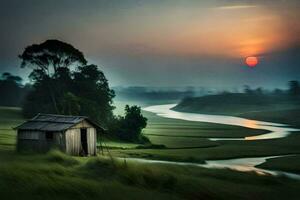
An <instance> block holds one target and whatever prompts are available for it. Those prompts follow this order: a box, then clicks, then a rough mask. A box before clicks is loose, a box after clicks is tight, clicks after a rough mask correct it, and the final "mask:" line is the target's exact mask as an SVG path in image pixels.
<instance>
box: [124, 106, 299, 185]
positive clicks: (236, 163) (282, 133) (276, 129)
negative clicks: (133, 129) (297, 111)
mask: <svg viewBox="0 0 300 200" xmlns="http://www.w3.org/2000/svg"><path fill="white" fill-rule="evenodd" d="M175 105H176V104H166V105H154V106H149V107H146V108H143V110H145V111H148V112H152V113H155V114H156V115H158V116H160V117H166V118H171V119H181V120H187V121H196V122H209V123H217V124H226V125H234V126H241V127H246V128H253V129H263V130H267V131H269V132H268V133H265V134H261V135H256V136H249V137H244V138H208V139H209V140H213V141H217V140H263V139H275V138H283V137H287V136H288V135H289V134H290V133H291V132H293V131H299V129H295V128H290V127H289V126H288V125H286V124H279V123H271V122H264V121H257V120H250V119H245V118H241V117H233V116H225V115H208V114H197V113H186V112H177V111H174V110H171V108H172V107H174V106H175ZM283 156H285V155H280V156H278V155H276V156H268V157H253V158H238V159H226V160H206V164H195V163H194V164H193V163H180V162H169V161H158V160H146V159H134V158H133V159H130V160H134V161H140V162H151V163H167V164H177V165H194V166H200V167H206V168H229V169H233V170H237V171H254V172H256V173H258V174H270V175H285V176H287V177H290V178H293V179H298V180H300V175H298V174H293V173H288V172H283V171H276V170H265V169H261V168H258V167H256V166H257V165H260V164H262V163H264V162H266V160H267V159H270V158H275V157H283Z"/></svg>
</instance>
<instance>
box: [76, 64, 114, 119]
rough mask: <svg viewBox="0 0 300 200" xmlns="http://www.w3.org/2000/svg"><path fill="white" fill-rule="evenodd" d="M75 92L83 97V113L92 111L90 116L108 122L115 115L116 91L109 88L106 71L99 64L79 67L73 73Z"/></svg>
mask: <svg viewBox="0 0 300 200" xmlns="http://www.w3.org/2000/svg"><path fill="white" fill-rule="evenodd" d="M73 77H74V80H73V82H74V85H73V89H72V91H73V93H74V94H75V95H76V96H78V97H80V98H81V110H82V113H90V117H92V118H93V119H95V120H96V121H98V122H102V123H104V124H107V123H108V121H109V120H110V119H112V117H113V113H112V110H113V109H114V107H113V106H112V103H113V98H114V97H115V93H114V91H113V90H111V89H110V88H109V85H108V81H107V79H106V77H105V76H104V73H103V72H102V71H100V70H99V69H98V67H97V65H86V66H83V67H79V68H78V71H75V72H74V73H73Z"/></svg>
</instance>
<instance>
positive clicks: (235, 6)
mask: <svg viewBox="0 0 300 200" xmlns="http://www.w3.org/2000/svg"><path fill="white" fill-rule="evenodd" d="M257 7H259V6H258V5H229V6H218V7H215V9H217V10H240V9H250V8H257Z"/></svg>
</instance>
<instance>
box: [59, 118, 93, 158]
mask: <svg viewBox="0 0 300 200" xmlns="http://www.w3.org/2000/svg"><path fill="white" fill-rule="evenodd" d="M82 128H86V129H87V149H88V155H96V150H97V148H96V129H95V128H94V127H93V126H92V125H91V124H90V123H88V122H87V121H86V120H83V121H82V122H80V123H78V124H76V125H75V126H73V127H72V128H70V129H68V130H67V131H66V132H65V141H66V153H68V154H70V155H80V153H81V152H82V145H81V129H82Z"/></svg>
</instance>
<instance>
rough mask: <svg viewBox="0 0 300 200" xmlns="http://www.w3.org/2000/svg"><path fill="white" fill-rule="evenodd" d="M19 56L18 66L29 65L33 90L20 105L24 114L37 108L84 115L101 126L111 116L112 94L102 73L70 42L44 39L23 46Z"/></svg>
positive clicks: (26, 114)
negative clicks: (20, 62) (41, 41)
mask: <svg viewBox="0 0 300 200" xmlns="http://www.w3.org/2000/svg"><path fill="white" fill-rule="evenodd" d="M20 57H21V59H22V64H21V67H25V66H28V67H31V68H33V70H32V72H31V74H30V79H31V81H32V82H33V90H32V92H31V93H30V94H29V95H28V97H27V99H26V102H25V104H24V106H23V112H24V115H25V117H32V116H34V115H35V114H37V113H40V112H44V113H45V112H46V113H54V114H55V113H56V114H57V113H58V114H67V115H86V116H89V117H90V118H92V119H93V120H95V121H97V122H98V123H100V124H101V125H102V126H106V124H107V123H108V121H109V120H110V119H111V118H112V117H113V113H112V110H113V109H114V107H113V106H112V103H113V98H114V96H115V94H114V91H113V90H111V89H110V88H109V84H108V81H107V79H106V77H105V75H104V73H103V72H102V71H101V70H99V69H98V66H96V65H86V63H87V61H86V60H85V58H84V56H83V54H82V53H81V52H80V51H79V50H77V49H75V48H74V47H73V46H71V45H69V44H66V43H64V42H60V41H57V40H47V41H46V42H44V43H42V44H40V45H31V46H29V47H27V48H26V49H25V51H24V53H23V54H22V55H21V56H20ZM74 65H77V66H76V67H75V66H74ZM73 66H74V68H73ZM50 71H51V73H50Z"/></svg>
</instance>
